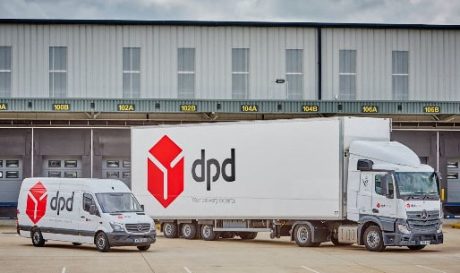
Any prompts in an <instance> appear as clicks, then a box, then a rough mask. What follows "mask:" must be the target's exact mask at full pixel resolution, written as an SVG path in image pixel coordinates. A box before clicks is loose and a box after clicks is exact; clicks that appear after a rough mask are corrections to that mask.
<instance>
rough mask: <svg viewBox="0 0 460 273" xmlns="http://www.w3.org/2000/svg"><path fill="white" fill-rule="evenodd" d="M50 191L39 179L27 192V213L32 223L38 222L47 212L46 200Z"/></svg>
mask: <svg viewBox="0 0 460 273" xmlns="http://www.w3.org/2000/svg"><path fill="white" fill-rule="evenodd" d="M47 196H48V192H47V190H46V188H45V186H44V185H43V184H42V183H41V182H40V181H39V182H37V184H35V185H34V186H33V187H32V188H30V189H29V193H28V194H27V204H26V214H27V216H29V218H30V220H31V221H32V223H34V224H36V223H37V222H38V221H40V219H42V217H43V216H45V213H46V201H47V199H48V198H47Z"/></svg>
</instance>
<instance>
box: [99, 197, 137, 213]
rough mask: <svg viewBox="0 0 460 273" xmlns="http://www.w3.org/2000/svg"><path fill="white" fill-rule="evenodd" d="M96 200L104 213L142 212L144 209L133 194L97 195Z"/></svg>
mask: <svg viewBox="0 0 460 273" xmlns="http://www.w3.org/2000/svg"><path fill="white" fill-rule="evenodd" d="M96 198H97V201H98V203H99V206H100V207H101V209H102V211H103V212H104V213H116V212H141V211H142V208H141V206H140V205H139V202H137V200H136V198H135V197H134V195H133V194H132V193H129V192H126V193H118V192H117V193H113V192H111V193H96Z"/></svg>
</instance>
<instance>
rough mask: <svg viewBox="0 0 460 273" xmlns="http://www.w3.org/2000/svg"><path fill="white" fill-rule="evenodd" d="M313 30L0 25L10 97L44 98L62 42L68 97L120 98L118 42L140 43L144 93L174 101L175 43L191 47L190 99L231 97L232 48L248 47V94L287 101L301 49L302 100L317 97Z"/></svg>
mask: <svg viewBox="0 0 460 273" xmlns="http://www.w3.org/2000/svg"><path fill="white" fill-rule="evenodd" d="M316 44H317V43H316V30H315V29H314V28H262V27H198V26H190V27H188V26H117V25H113V26H109V25H24V24H20V25H14V24H11V25H8V24H5V25H0V46H2V45H3V46H12V59H13V60H12V63H13V64H12V92H11V96H12V97H48V96H49V82H48V81H49V79H48V71H49V70H48V69H49V67H48V66H49V62H48V61H49V60H48V54H49V47H50V46H66V47H67V54H68V55H67V63H68V65H67V97H77V98H81V97H83V98H91V97H94V98H121V97H122V71H123V70H122V51H123V47H140V48H141V98H177V48H179V47H194V48H196V71H195V77H196V78H195V81H196V87H195V90H196V91H195V98H197V99H231V97H232V88H231V79H232V76H231V75H232V66H231V52H232V48H249V49H250V68H249V79H250V80H249V98H250V99H284V98H285V96H286V92H285V90H286V87H285V85H284V84H276V83H275V80H276V79H278V78H283V79H284V78H285V77H286V76H285V63H286V61H285V50H286V49H304V64H305V65H304V86H305V88H304V94H303V98H304V99H314V98H316V94H317V80H316V77H317V72H316V69H315V68H316V62H317V60H316Z"/></svg>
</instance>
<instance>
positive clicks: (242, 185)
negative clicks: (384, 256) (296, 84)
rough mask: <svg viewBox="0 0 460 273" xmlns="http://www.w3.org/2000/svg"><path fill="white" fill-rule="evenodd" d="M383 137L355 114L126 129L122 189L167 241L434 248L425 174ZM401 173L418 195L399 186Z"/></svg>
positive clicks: (381, 122)
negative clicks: (128, 177)
mask: <svg viewBox="0 0 460 273" xmlns="http://www.w3.org/2000/svg"><path fill="white" fill-rule="evenodd" d="M390 132H391V120H390V119H385V118H354V117H335V118H322V119H299V120H276V121H256V122H229V123H206V124H189V125H175V126H157V127H135V128H133V129H132V130H131V139H132V147H131V149H132V150H131V151H132V190H133V192H134V194H135V195H136V196H137V198H138V199H139V200H140V202H141V203H142V204H144V206H145V210H146V212H147V213H148V214H149V215H151V216H152V217H153V218H154V219H156V220H157V221H158V222H159V223H160V224H161V230H162V231H163V233H164V235H165V237H167V238H175V237H179V236H180V237H183V238H186V239H194V238H197V237H201V238H202V239H204V240H215V239H218V238H220V237H223V238H232V237H236V236H238V237H240V238H241V239H254V238H255V237H256V236H257V233H258V232H269V233H270V235H271V237H272V238H279V237H281V236H290V237H291V239H292V240H294V241H295V242H296V243H297V245H299V246H318V245H319V244H320V243H322V242H327V241H332V242H333V243H334V244H337V245H338V244H351V243H357V244H364V245H366V247H367V248H368V249H369V250H376V251H380V250H383V249H384V248H385V247H386V246H389V245H407V246H409V248H411V249H421V248H423V247H424V246H425V245H426V244H435V243H442V231H440V229H441V222H440V212H439V209H440V201H439V197H438V194H437V187H436V181H437V180H436V174H435V173H434V172H433V169H432V168H431V167H429V166H427V165H423V164H420V161H419V159H418V157H417V156H416V155H415V153H414V152H412V151H411V150H410V149H409V148H407V147H406V146H404V145H402V144H400V143H397V142H391V141H390ZM406 174H410V175H413V176H414V177H415V180H416V181H418V182H417V183H418V184H420V186H422V187H425V188H426V191H424V192H422V193H418V192H415V191H412V192H405V191H404V190H405V188H404V187H403V188H398V182H400V184H399V185H402V182H401V181H402V179H407V177H405V176H406ZM427 176H428V178H427ZM398 179H399V180H401V181H398ZM433 183H434V186H433ZM422 198H423V200H422ZM423 211H426V212H427V211H429V212H430V213H429V216H428V217H427V218H426V219H422V218H420V217H421V216H420V217H419V218H420V219H418V218H417V217H418V215H419V214H420V213H422V212H423ZM410 215H411V216H410ZM412 215H415V216H414V217H415V218H414V217H413V218H414V219H412V218H411V217H412ZM412 220H413V221H415V222H411V221H412ZM419 221H422V222H423V223H422V222H419ZM427 221H430V222H429V223H430V225H429V224H427V223H428V222H427ZM411 223H412V224H414V223H415V226H417V225H418V226H417V228H415V226H411ZM420 224H423V228H422V229H421V230H420V229H418V228H419V226H420ZM401 230H403V231H404V232H403V231H401ZM406 231H409V233H405V232H406ZM419 231H420V232H419ZM425 235H426V236H425ZM430 236H431V237H430Z"/></svg>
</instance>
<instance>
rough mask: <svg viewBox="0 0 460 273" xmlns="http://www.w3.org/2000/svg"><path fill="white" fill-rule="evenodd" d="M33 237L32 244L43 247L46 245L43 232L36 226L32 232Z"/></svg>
mask: <svg viewBox="0 0 460 273" xmlns="http://www.w3.org/2000/svg"><path fill="white" fill-rule="evenodd" d="M30 237H32V244H33V245H34V246H36V247H42V246H44V245H45V239H43V235H42V232H41V231H40V229H38V228H34V229H33V230H32V232H31V234H30Z"/></svg>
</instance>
